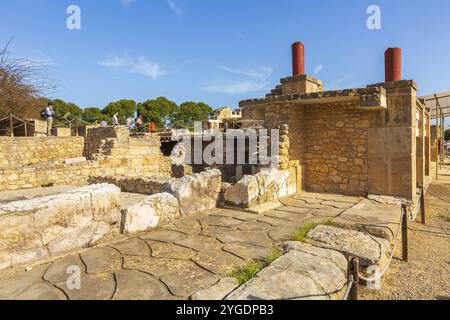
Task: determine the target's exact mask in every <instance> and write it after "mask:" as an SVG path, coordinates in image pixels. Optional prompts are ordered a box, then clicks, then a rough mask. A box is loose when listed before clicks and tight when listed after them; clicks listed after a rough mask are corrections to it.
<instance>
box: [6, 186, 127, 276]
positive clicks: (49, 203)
mask: <svg viewBox="0 0 450 320" xmlns="http://www.w3.org/2000/svg"><path fill="white" fill-rule="evenodd" d="M120 219H121V212H120V189H119V188H117V187H115V186H112V185H92V186H88V187H84V188H81V189H78V190H74V191H72V192H67V193H63V194H57V195H50V196H46V197H39V198H34V199H31V200H25V201H15V202H10V203H7V204H2V205H0V269H4V268H8V267H11V266H13V265H17V264H22V263H27V262H30V261H33V260H37V259H42V258H45V257H49V256H55V255H58V254H61V253H63V252H65V251H69V250H72V249H76V248H82V247H88V246H92V245H94V244H95V243H96V242H97V241H98V240H100V239H101V238H102V237H103V236H105V235H106V234H108V233H115V232H119V231H120V229H119V227H120Z"/></svg>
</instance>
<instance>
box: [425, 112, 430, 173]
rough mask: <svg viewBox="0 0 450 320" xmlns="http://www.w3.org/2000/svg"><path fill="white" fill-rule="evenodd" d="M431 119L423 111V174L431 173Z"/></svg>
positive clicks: (428, 114) (427, 113)
mask: <svg viewBox="0 0 450 320" xmlns="http://www.w3.org/2000/svg"><path fill="white" fill-rule="evenodd" d="M430 123H431V119H430V113H429V112H425V176H430V175H431V168H430V162H431V125H430Z"/></svg>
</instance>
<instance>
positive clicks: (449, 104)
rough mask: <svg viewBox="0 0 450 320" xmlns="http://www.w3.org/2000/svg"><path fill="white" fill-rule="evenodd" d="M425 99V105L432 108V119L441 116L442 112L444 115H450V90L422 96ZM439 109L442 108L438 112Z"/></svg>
mask: <svg viewBox="0 0 450 320" xmlns="http://www.w3.org/2000/svg"><path fill="white" fill-rule="evenodd" d="M420 98H421V99H423V100H425V106H426V107H427V108H430V109H431V119H436V118H438V117H439V116H440V112H441V111H442V114H443V116H444V117H448V116H450V91H447V92H441V93H436V94H430V95H427V96H423V97H420ZM437 110H440V111H439V112H437Z"/></svg>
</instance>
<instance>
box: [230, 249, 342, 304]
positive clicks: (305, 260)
mask: <svg viewBox="0 0 450 320" xmlns="http://www.w3.org/2000/svg"><path fill="white" fill-rule="evenodd" d="M316 249H317V248H314V247H311V248H310V249H309V250H308V252H300V251H296V250H293V251H290V252H289V253H287V254H286V255H284V256H282V257H281V258H279V259H278V260H276V261H275V262H273V263H272V264H271V265H270V266H269V267H267V268H265V269H264V270H262V271H261V272H259V273H258V274H257V275H256V277H255V278H253V279H252V280H250V281H249V282H248V283H246V284H245V285H243V286H242V287H240V288H239V289H237V290H236V291H234V292H233V293H232V294H231V295H230V296H229V297H228V298H227V300H339V299H342V297H343V295H344V293H345V290H346V286H347V276H346V270H345V271H344V270H342V268H341V267H340V266H338V265H336V263H335V262H334V261H333V260H330V259H329V258H328V257H327V255H324V254H323V251H321V250H320V249H319V250H316ZM316 251H317V252H316ZM344 260H345V259H344Z"/></svg>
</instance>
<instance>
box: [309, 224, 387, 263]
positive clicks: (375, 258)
mask: <svg viewBox="0 0 450 320" xmlns="http://www.w3.org/2000/svg"><path fill="white" fill-rule="evenodd" d="M307 237H308V239H309V240H310V241H311V243H312V244H313V245H314V246H316V247H319V248H324V249H332V250H336V251H339V252H341V253H342V254H344V255H345V256H346V257H349V256H356V257H359V259H360V265H361V266H362V267H363V268H368V267H371V266H378V267H382V266H383V264H384V263H385V262H386V261H387V258H388V255H389V253H390V251H391V248H390V245H389V241H388V240H386V239H382V238H377V237H374V236H372V235H369V234H366V233H363V232H359V231H354V230H346V229H341V228H336V227H332V226H326V225H320V226H317V227H316V228H314V229H313V230H311V231H310V232H309V233H308V234H307Z"/></svg>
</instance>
